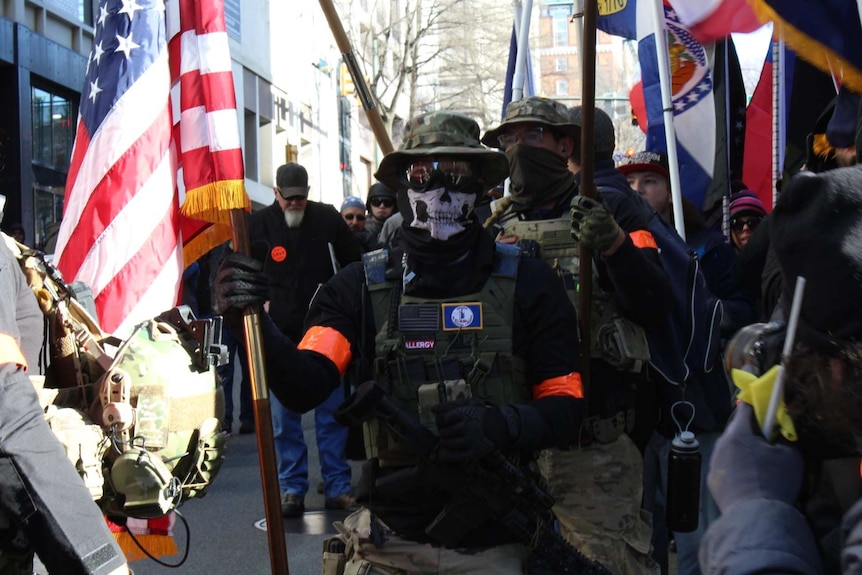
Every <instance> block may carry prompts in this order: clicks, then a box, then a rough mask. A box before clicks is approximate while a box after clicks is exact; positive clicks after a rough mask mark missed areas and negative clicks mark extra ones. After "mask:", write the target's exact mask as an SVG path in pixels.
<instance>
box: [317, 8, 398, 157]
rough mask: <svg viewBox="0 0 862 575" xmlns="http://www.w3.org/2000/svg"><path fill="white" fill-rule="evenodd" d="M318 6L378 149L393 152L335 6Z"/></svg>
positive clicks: (387, 134)
mask: <svg viewBox="0 0 862 575" xmlns="http://www.w3.org/2000/svg"><path fill="white" fill-rule="evenodd" d="M320 7H321V8H322V9H323V14H324V16H326V21H327V22H328V23H329V28H330V30H332V35H333V36H334V37H335V43H336V44H337V45H338V49H339V50H341V58H342V59H343V60H344V64H345V65H346V66H347V71H348V72H350V77H351V78H352V79H353V85H354V86H356V94H357V95H358V96H359V101H360V102H362V109H363V110H365V116H366V117H367V118H368V123H369V124H371V131H372V132H374V139H375V140H377V145H378V146H380V151H381V152H383V154H384V155H385V154H388V153H390V152H393V151H394V150H395V148H393V147H392V140H391V139H390V138H389V132H387V131H386V126H385V125H384V124H383V118H381V117H380V112H379V111H378V110H377V106H376V104H375V103H374V98H373V97H372V94H371V90H370V89H369V87H368V84H367V83H366V82H365V77H364V76H363V75H362V70H360V69H359V63H358V62H357V61H356V56H355V55H354V54H353V48H352V47H351V46H350V39H348V38H347V33H346V32H345V31H344V26H342V25H341V20H340V19H339V18H338V12H336V11H335V6H333V5H332V0H320Z"/></svg>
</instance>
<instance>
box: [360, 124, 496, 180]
mask: <svg viewBox="0 0 862 575" xmlns="http://www.w3.org/2000/svg"><path fill="white" fill-rule="evenodd" d="M421 156H469V159H470V160H476V161H478V162H479V163H480V164H481V167H482V172H481V175H480V177H481V179H482V184H483V185H484V186H485V187H486V188H492V187H494V186H495V185H497V184H498V183H500V182H502V181H503V180H505V179H506V178H507V177H509V160H507V159H506V156H505V155H504V154H501V153H500V152H498V151H496V150H489V149H488V148H486V147H484V146H483V145H482V144H480V143H479V125H478V124H477V123H476V122H475V120H473V119H472V118H470V117H469V116H467V115H465V114H462V113H460V112H447V111H438V112H427V113H425V114H420V115H418V116H416V117H414V118H411V119H410V120H409V121H408V122H407V125H406V126H405V127H404V140H403V142H402V143H401V149H399V150H398V151H396V152H391V153H389V154H386V156H385V157H384V158H383V161H381V162H380V166H379V167H378V168H377V172H376V173H375V174H374V177H375V178H377V179H378V180H380V181H381V182H383V183H384V184H386V185H387V186H389V187H390V188H392V189H393V190H395V189H398V188H399V187H403V184H402V185H400V186H399V181H400V180H401V178H400V175H401V174H400V173H399V172H400V170H401V169H402V168H403V163H404V161H405V160H407V159H409V158H414V157H421Z"/></svg>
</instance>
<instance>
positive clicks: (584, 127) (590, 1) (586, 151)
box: [578, 0, 599, 410]
mask: <svg viewBox="0 0 862 575" xmlns="http://www.w3.org/2000/svg"><path fill="white" fill-rule="evenodd" d="M583 12H584V32H583V35H582V36H581V38H583V40H582V45H581V46H580V49H581V80H582V82H581V169H580V171H579V172H578V174H579V175H580V180H581V185H580V194H581V195H582V196H587V197H589V198H595V197H596V187H595V184H594V182H593V174H594V172H595V170H594V168H595V154H594V150H593V147H594V142H595V138H594V135H593V133H594V131H595V130H594V127H595V118H596V22H597V21H598V17H599V14H598V12H599V10H598V3H597V2H596V0H586V2H585V3H584V10H583ZM578 255H579V258H578V278H579V279H578V282H579V284H578V290H579V291H578V295H579V299H578V320H579V323H580V326H581V381H582V383H583V389H584V403H585V408H584V409H585V410H586V409H587V407H586V406H588V405H589V400H590V393H589V389H590V351H591V347H592V337H591V333H592V330H590V323H591V322H590V313H591V310H590V300H591V299H592V293H593V252H592V250H590V249H589V248H587V247H586V246H584V245H583V244H582V245H581V246H580V248H579V254H578Z"/></svg>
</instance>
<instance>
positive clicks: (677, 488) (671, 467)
mask: <svg viewBox="0 0 862 575" xmlns="http://www.w3.org/2000/svg"><path fill="white" fill-rule="evenodd" d="M699 448H700V445H699V444H698V442H697V439H695V437H694V433H692V432H690V431H683V432H682V433H680V434H679V435H677V436H676V437H674V439H673V443H671V447H670V457H669V458H668V463H667V526H668V528H669V529H670V530H671V531H678V532H680V533H687V532H689V531H694V530H695V529H697V516H698V513H699V510H700V449H699Z"/></svg>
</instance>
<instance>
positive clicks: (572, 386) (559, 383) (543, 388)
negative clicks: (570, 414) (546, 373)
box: [533, 371, 584, 399]
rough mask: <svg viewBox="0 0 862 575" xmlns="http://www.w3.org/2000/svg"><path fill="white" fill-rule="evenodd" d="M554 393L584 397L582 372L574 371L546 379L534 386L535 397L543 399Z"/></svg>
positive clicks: (578, 397)
mask: <svg viewBox="0 0 862 575" xmlns="http://www.w3.org/2000/svg"><path fill="white" fill-rule="evenodd" d="M552 395H564V396H568V397H574V398H575V399H583V397H584V387H583V384H582V383H581V374H580V373H577V372H574V371H573V372H572V373H570V374H568V375H561V376H560V377H553V378H551V379H546V380H545V381H543V382H542V383H540V384H539V385H537V386H535V387H534V388H533V399H541V398H543V397H549V396H552Z"/></svg>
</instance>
